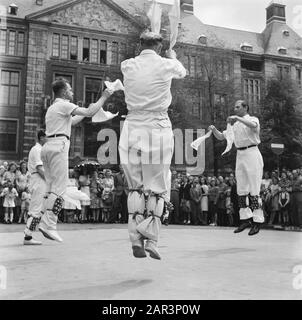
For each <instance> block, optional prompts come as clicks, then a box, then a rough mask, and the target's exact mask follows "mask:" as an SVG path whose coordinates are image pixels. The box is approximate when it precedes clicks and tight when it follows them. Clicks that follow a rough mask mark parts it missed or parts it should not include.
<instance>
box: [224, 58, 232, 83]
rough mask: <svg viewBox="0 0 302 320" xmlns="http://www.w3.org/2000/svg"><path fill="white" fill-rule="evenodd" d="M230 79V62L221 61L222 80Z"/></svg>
mask: <svg viewBox="0 0 302 320" xmlns="http://www.w3.org/2000/svg"><path fill="white" fill-rule="evenodd" d="M230 77H231V63H230V61H223V78H224V80H226V81H227V80H230Z"/></svg>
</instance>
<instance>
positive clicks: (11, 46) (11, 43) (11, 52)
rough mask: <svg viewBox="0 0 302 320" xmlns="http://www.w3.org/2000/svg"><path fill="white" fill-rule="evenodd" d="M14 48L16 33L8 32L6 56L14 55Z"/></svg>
mask: <svg viewBox="0 0 302 320" xmlns="http://www.w3.org/2000/svg"><path fill="white" fill-rule="evenodd" d="M15 48H16V31H11V30H10V31H9V33H8V54H9V55H12V56H13V55H15Z"/></svg>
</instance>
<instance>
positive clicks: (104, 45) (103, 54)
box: [100, 40, 107, 64]
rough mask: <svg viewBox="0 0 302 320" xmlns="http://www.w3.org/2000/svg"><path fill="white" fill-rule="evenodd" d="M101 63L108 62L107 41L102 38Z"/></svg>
mask: <svg viewBox="0 0 302 320" xmlns="http://www.w3.org/2000/svg"><path fill="white" fill-rule="evenodd" d="M100 63H101V64H106V63H107V41H106V40H101V43H100Z"/></svg>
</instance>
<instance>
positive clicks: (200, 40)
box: [198, 35, 208, 46]
mask: <svg viewBox="0 0 302 320" xmlns="http://www.w3.org/2000/svg"><path fill="white" fill-rule="evenodd" d="M198 42H199V43H200V44H202V45H204V46H206V45H207V42H208V39H207V37H206V36H205V35H201V36H199V38H198Z"/></svg>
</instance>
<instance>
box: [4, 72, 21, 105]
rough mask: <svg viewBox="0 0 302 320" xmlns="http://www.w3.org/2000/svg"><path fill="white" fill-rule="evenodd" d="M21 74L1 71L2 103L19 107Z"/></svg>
mask: <svg viewBox="0 0 302 320" xmlns="http://www.w3.org/2000/svg"><path fill="white" fill-rule="evenodd" d="M19 78H20V73H19V72H18V71H8V70H2V71H1V90H0V93H1V94H0V97H1V98H0V99H1V100H0V101H1V104H3V105H6V106H17V105H18V101H19V90H20V89H19V88H20V84H19V83H20V81H19Z"/></svg>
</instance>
